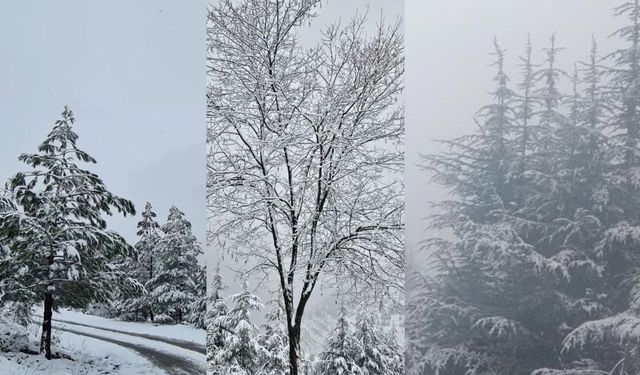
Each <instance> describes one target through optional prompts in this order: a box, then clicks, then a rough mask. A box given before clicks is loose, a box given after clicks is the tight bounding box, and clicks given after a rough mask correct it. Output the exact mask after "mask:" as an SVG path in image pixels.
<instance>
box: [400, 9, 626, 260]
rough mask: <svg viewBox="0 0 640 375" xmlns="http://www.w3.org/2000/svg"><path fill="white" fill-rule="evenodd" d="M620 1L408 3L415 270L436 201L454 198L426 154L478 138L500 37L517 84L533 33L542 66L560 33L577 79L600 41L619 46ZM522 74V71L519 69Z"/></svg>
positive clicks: (410, 222)
mask: <svg viewBox="0 0 640 375" xmlns="http://www.w3.org/2000/svg"><path fill="white" fill-rule="evenodd" d="M617 4H618V2H616V1H583V0H541V1H525V0H500V1H498V0H486V1H476V0H461V1H418V0H408V1H407V2H406V4H405V8H406V14H405V34H406V59H407V65H406V72H407V73H406V82H407V84H406V91H405V102H406V131H407V137H406V152H407V155H406V163H407V168H406V172H405V173H406V174H405V178H406V201H407V220H406V222H407V230H406V234H407V254H406V255H407V264H408V265H409V267H412V266H414V265H415V266H416V267H422V265H421V262H420V261H421V260H422V259H424V257H425V254H424V252H422V251H420V250H419V248H420V245H419V242H420V240H422V239H424V238H425V237H428V235H429V234H428V233H427V232H426V231H425V227H426V225H425V220H424V219H425V217H426V216H427V215H429V214H430V206H429V202H437V201H439V200H441V199H443V198H444V197H446V192H445V191H444V190H443V189H442V188H441V187H439V186H437V185H433V184H431V185H429V184H428V175H427V174H426V172H425V171H423V170H422V169H421V168H420V167H419V164H420V163H421V158H420V154H425V153H431V152H434V151H436V150H437V148H438V145H437V143H436V142H434V140H436V139H449V138H452V137H456V136H460V135H463V134H466V133H468V132H470V131H472V130H473V129H474V128H475V123H474V122H473V115H474V113H475V112H476V111H477V110H478V109H479V108H480V107H481V106H482V105H485V104H487V103H488V100H490V99H491V97H490V95H489V94H488V92H489V91H490V90H491V89H492V88H493V82H492V81H491V80H492V78H493V75H494V73H495V70H494V68H493V67H491V66H490V64H491V63H492V62H493V60H492V56H491V55H490V53H491V52H492V51H493V46H492V41H493V38H494V37H496V38H497V39H498V41H499V43H500V44H501V46H502V47H503V48H505V49H506V50H507V52H506V58H505V60H506V61H505V65H506V67H507V70H508V73H509V74H510V78H511V84H512V85H513V84H515V83H517V82H518V80H519V76H518V75H517V71H515V72H514V70H516V69H517V67H516V65H517V64H519V61H518V56H519V55H520V54H522V53H523V51H524V46H525V40H526V37H527V33H529V34H530V36H531V40H532V44H533V48H534V52H535V53H534V59H535V60H536V61H537V62H541V61H542V58H543V56H542V53H541V51H540V49H542V48H546V47H547V45H548V41H549V38H550V36H551V35H552V33H554V32H555V33H556V38H557V44H558V45H559V46H561V47H564V48H565V49H564V50H563V51H562V52H561V53H560V55H559V66H561V67H562V68H563V69H565V70H567V71H569V72H571V71H572V69H573V64H574V62H576V61H578V60H586V58H587V57H588V54H589V49H590V46H591V35H592V34H593V35H594V36H595V37H596V39H597V40H598V42H599V45H600V46H599V47H600V51H601V54H602V55H604V54H606V53H608V52H610V51H611V49H612V48H613V47H614V46H615V44H614V42H615V41H613V40H610V39H609V38H608V36H609V35H610V34H611V33H612V32H613V31H614V30H615V29H616V27H617V26H616V25H618V24H619V23H617V22H616V21H615V20H614V19H613V18H612V17H611V9H612V7H613V6H615V5H617ZM514 68H515V69H514Z"/></svg>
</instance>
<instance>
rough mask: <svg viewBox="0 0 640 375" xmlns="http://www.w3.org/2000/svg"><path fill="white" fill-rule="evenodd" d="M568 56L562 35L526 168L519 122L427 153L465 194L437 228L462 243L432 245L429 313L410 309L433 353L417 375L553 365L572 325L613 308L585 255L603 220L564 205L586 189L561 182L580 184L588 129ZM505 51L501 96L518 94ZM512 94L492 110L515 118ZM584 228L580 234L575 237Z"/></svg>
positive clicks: (540, 74) (544, 83)
mask: <svg viewBox="0 0 640 375" xmlns="http://www.w3.org/2000/svg"><path fill="white" fill-rule="evenodd" d="M496 49H497V50H498V51H499V49H498V48H496ZM558 51H559V48H558V47H557V46H556V45H555V38H552V40H551V46H550V47H549V48H548V49H546V50H545V52H546V55H547V61H546V66H544V67H543V68H541V69H539V70H538V71H537V72H536V73H535V77H536V79H537V81H538V82H539V83H541V86H540V87H538V88H537V89H535V90H534V91H533V95H534V102H535V103H541V108H539V109H538V108H537V107H533V108H535V109H537V111H535V114H536V116H535V120H536V121H537V124H536V126H533V127H528V132H529V133H528V134H529V135H530V136H531V138H530V139H531V140H535V142H532V143H530V144H529V146H528V150H529V151H527V153H526V154H525V156H526V157H527V163H526V168H522V164H520V167H519V168H510V167H509V166H511V165H514V164H516V165H517V163H512V161H513V160H518V156H520V157H521V156H522V139H521V137H522V135H521V134H522V132H518V131H511V132H505V131H504V129H510V127H508V126H506V125H507V124H509V123H511V122H507V121H504V120H503V121H497V120H498V119H500V118H501V117H500V116H496V115H494V116H491V117H488V118H486V119H487V120H486V121H485V122H484V123H483V124H482V125H484V126H483V127H481V129H480V132H479V134H477V133H476V134H472V135H469V136H466V137H462V138H461V139H458V140H455V141H453V142H451V143H450V144H452V145H454V147H453V148H452V151H449V152H447V153H444V154H440V155H436V156H431V155H429V156H428V157H427V162H428V163H429V164H428V167H429V168H430V170H431V171H432V172H433V173H434V178H435V179H436V180H437V181H438V182H441V183H442V184H443V185H444V186H446V187H448V188H450V189H451V191H452V193H453V198H452V199H451V200H450V201H446V202H444V203H442V204H440V206H439V208H440V211H439V212H438V213H437V214H436V215H434V216H433V217H432V219H433V226H434V227H435V228H442V229H448V230H451V231H452V232H453V234H454V239H453V240H450V239H444V238H434V239H431V240H429V241H428V242H427V244H428V246H430V250H433V251H434V252H435V257H436V258H435V260H434V263H433V264H431V265H430V266H431V267H433V270H434V276H432V277H430V278H427V279H424V280H422V281H423V282H424V283H423V288H424V290H423V291H422V292H421V293H420V295H418V296H417V297H416V298H417V299H418V300H419V301H420V302H421V304H422V305H423V306H420V307H416V306H414V307H411V309H410V314H411V317H412V318H410V320H409V322H410V324H411V325H416V327H420V326H422V330H421V331H420V329H419V328H411V329H410V332H411V336H412V337H413V339H417V340H421V341H422V344H418V345H416V344H412V346H413V347H417V348H418V349H419V350H421V354H422V355H423V357H422V359H421V360H420V361H419V362H418V363H416V359H413V358H412V359H411V361H412V362H411V365H412V368H411V371H412V372H413V373H419V374H422V373H441V374H460V373H478V374H482V373H490V372H494V373H509V374H518V375H520V374H522V375H524V374H529V373H530V372H531V371H532V370H535V369H537V368H541V367H547V366H548V367H553V366H556V365H558V364H559V363H558V361H559V358H560V355H559V354H560V353H559V352H558V350H557V349H556V348H558V347H560V346H561V343H562V340H563V338H564V335H566V334H567V333H568V332H569V331H570V329H571V327H572V326H575V325H576V324H579V323H580V322H581V321H584V319H586V318H589V317H588V316H585V314H586V313H588V312H590V313H592V314H594V315H593V316H595V315H596V314H598V313H601V312H602V309H598V306H601V304H597V301H594V298H593V297H592V296H589V295H587V294H588V290H585V288H584V287H583V288H582V289H581V290H580V287H579V285H580V283H581V282H583V281H584V280H585V277H586V276H585V275H589V273H590V272H591V271H596V272H597V270H598V269H599V268H598V265H597V264H595V263H594V262H593V261H591V259H590V258H589V256H588V255H587V254H585V252H580V251H575V250H576V248H575V247H574V246H578V244H579V243H581V242H585V241H586V240H585V238H584V237H581V236H580V234H584V233H587V234H588V233H589V226H590V225H594V222H596V223H597V220H594V217H593V215H589V214H588V213H587V212H585V211H582V210H579V209H578V208H580V207H581V205H582V203H583V202H580V205H576V206H571V207H568V206H566V205H562V204H559V203H566V202H567V201H566V199H565V198H567V195H569V194H571V193H572V192H577V191H574V190H575V189H576V186H575V185H571V184H566V183H564V184H559V182H560V180H559V178H565V179H568V181H571V178H572V177H573V176H575V171H576V169H575V168H574V167H575V166H573V165H571V160H572V159H571V157H574V155H573V156H572V154H571V151H570V150H571V144H572V142H573V143H575V137H574V135H575V132H574V131H573V130H574V128H575V127H576V124H577V123H576V124H572V123H570V121H569V120H568V119H567V117H566V116H565V115H564V114H563V113H562V112H561V107H560V105H561V104H562V100H563V98H564V96H563V95H562V94H561V93H560V91H559V90H558V80H559V78H560V77H562V76H563V74H564V73H563V71H562V70H560V69H558V68H557V66H556V55H557V53H558ZM496 55H497V57H498V62H497V64H496V65H497V66H498V67H499V69H498V71H499V73H498V75H497V79H496V80H497V81H498V83H499V85H498V87H499V89H498V90H497V92H498V93H499V92H507V91H506V89H504V88H502V89H501V87H503V85H502V84H500V82H504V81H505V80H504V79H500V78H499V77H500V76H501V75H502V74H503V73H501V72H503V67H502V61H503V60H502V56H501V54H500V53H499V52H498V53H497V54H496ZM505 97H507V96H505V95H502V96H500V95H494V100H496V99H497V100H496V101H497V103H494V104H493V105H491V106H489V107H487V108H491V109H492V112H493V113H494V114H499V113H509V111H506V110H505V109H500V108H501V107H504V106H505V103H507V104H509V103H510V102H509V101H505V100H501V99H503V98H505ZM519 97H522V95H519ZM574 102H576V103H577V102H578V100H577V95H576V100H575V101H574ZM578 109H579V108H578V107H576V111H575V116H574V119H576V120H578V119H579V116H578ZM502 118H505V117H502ZM507 118H508V117H507ZM487 129H493V131H491V132H490V131H488V130H487ZM498 130H502V131H498ZM495 145H500V147H496V146H495ZM565 153H566V154H565ZM570 169H571V170H570ZM514 170H515V171H516V172H515V173H513V172H512V171H514ZM567 176H568V177H567ZM565 188H566V190H564V189H565ZM486 192H489V193H490V194H487V193H486ZM582 196H586V194H584V195H582ZM488 198H490V199H488ZM567 218H568V220H567ZM578 221H580V222H579V224H580V227H579V231H576V232H572V231H571V229H575V228H576V227H575V226H574V225H573V224H576V223H577V222H578ZM596 233H597V231H596ZM590 241H593V238H591V239H590ZM574 244H575V245H574ZM577 250H582V249H581V248H579V247H578V248H577ZM596 278H597V277H596ZM589 283H590V284H593V283H595V284H596V285H597V281H596V282H591V281H590V282H589ZM587 285H589V284H587ZM414 303H415V302H414ZM414 316H415V318H413V317H414ZM416 330H417V331H419V332H421V334H422V335H421V336H422V337H421V338H417V337H418V333H416V332H414V331H416Z"/></svg>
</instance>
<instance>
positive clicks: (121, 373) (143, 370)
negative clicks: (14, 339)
mask: <svg viewBox="0 0 640 375" xmlns="http://www.w3.org/2000/svg"><path fill="white" fill-rule="evenodd" d="M54 334H55V335H56V337H58V338H59V340H60V343H59V345H60V347H61V348H64V352H65V353H66V354H68V355H69V356H70V357H72V358H73V360H69V359H56V360H51V361H48V360H47V359H46V358H44V356H43V355H31V354H24V353H0V369H2V370H1V372H2V374H6V375H40V374H42V375H44V374H50V375H63V374H64V375H81V374H82V375H103V374H112V375H129V374H130V375H152V374H166V373H165V372H164V371H162V370H160V369H158V368H156V367H155V366H154V365H153V364H152V363H150V362H149V361H148V360H146V359H145V358H143V357H141V356H139V355H137V354H136V353H134V352H132V351H130V350H128V349H126V348H123V347H121V346H120V345H116V344H111V343H108V342H104V341H101V340H96V339H91V338H88V337H83V336H78V335H74V334H71V333H66V332H60V331H57V330H54Z"/></svg>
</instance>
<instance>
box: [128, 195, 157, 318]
mask: <svg viewBox="0 0 640 375" xmlns="http://www.w3.org/2000/svg"><path fill="white" fill-rule="evenodd" d="M155 218H156V213H155V212H154V211H153V207H152V206H151V203H149V202H147V203H146V204H145V207H144V211H143V212H142V220H140V221H139V222H138V225H137V227H138V232H137V235H138V237H139V238H140V239H139V241H138V243H136V245H135V248H136V250H138V257H137V258H135V259H130V260H128V262H127V269H128V271H129V274H130V275H131V276H132V277H133V278H134V279H136V280H137V281H138V282H139V283H140V284H141V285H143V286H144V289H141V290H139V291H138V293H136V294H135V295H133V296H130V297H128V298H124V299H123V300H122V301H120V303H119V306H118V310H119V316H120V317H121V318H123V319H131V320H140V319H142V320H146V319H147V318H149V319H151V322H154V313H153V308H154V306H153V299H152V298H150V296H149V291H148V290H147V289H146V288H147V287H148V286H149V281H150V280H152V279H153V278H154V276H155V275H156V272H157V270H158V268H159V265H158V259H157V256H158V254H157V252H158V243H159V241H160V238H161V237H160V225H159V224H158V222H157V221H156V219H155Z"/></svg>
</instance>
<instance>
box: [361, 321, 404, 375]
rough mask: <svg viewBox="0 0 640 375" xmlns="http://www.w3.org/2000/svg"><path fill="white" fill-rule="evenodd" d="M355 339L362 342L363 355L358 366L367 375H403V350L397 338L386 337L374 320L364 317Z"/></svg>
mask: <svg viewBox="0 0 640 375" xmlns="http://www.w3.org/2000/svg"><path fill="white" fill-rule="evenodd" d="M355 338H356V339H357V340H358V341H359V342H360V345H361V347H362V353H361V355H360V357H358V358H357V364H358V366H359V367H360V368H361V369H362V373H363V374H365V375H393V374H397V375H402V374H404V367H403V366H402V360H401V358H402V357H403V354H402V350H401V349H400V347H399V346H398V345H397V343H396V342H395V337H393V336H391V335H386V334H385V333H384V332H382V331H381V330H379V329H378V328H377V327H376V324H375V322H374V321H373V319H371V318H369V317H368V316H366V315H364V316H363V317H362V318H361V319H360V320H359V321H358V323H357V325H356V332H355Z"/></svg>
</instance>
